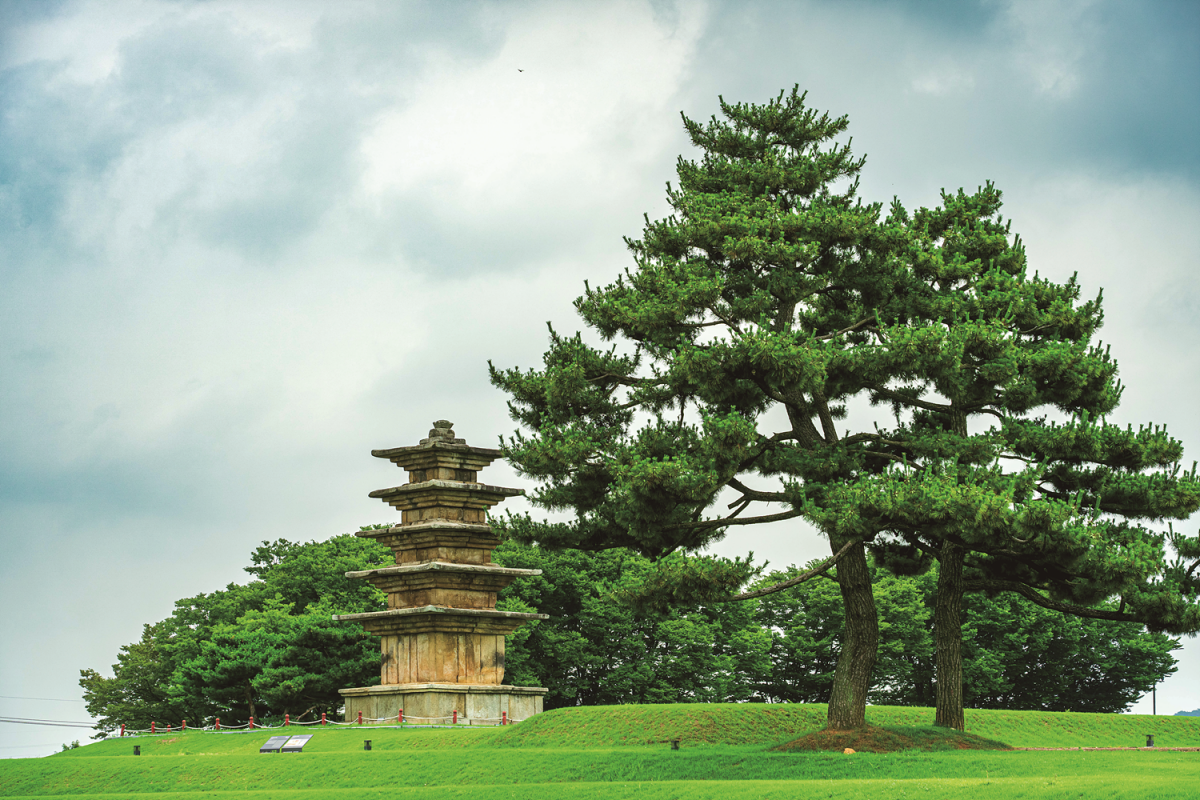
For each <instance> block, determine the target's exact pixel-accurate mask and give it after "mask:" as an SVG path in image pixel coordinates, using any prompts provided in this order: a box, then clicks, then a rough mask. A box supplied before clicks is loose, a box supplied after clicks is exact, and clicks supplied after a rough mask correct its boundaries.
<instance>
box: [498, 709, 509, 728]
mask: <svg viewBox="0 0 1200 800" xmlns="http://www.w3.org/2000/svg"><path fill="white" fill-rule="evenodd" d="M500 724H501V725H507V724H508V712H507V711H501V712H500Z"/></svg>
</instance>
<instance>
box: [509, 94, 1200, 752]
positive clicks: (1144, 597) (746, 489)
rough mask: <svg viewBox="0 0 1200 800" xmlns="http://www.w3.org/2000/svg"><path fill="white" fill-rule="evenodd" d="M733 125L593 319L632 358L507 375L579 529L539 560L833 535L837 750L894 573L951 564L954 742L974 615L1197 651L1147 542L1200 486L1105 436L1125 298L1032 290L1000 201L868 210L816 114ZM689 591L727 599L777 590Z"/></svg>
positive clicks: (708, 142) (689, 175)
mask: <svg viewBox="0 0 1200 800" xmlns="http://www.w3.org/2000/svg"><path fill="white" fill-rule="evenodd" d="M721 114H722V117H721V118H716V117H714V118H712V120H711V121H709V122H708V123H698V122H695V121H693V120H690V119H688V118H687V117H686V116H685V117H684V125H685V127H686V129H687V131H688V134H689V136H690V138H691V142H692V144H693V145H695V146H696V147H697V148H698V149H699V150H700V152H701V155H700V158H699V160H698V161H689V160H685V159H683V158H680V160H679V162H678V165H677V170H676V171H677V175H678V179H679V184H678V188H674V187H671V186H668V190H667V200H668V202H669V203H670V206H671V209H672V214H671V215H670V216H669V217H668V218H666V219H663V220H658V221H650V220H649V219H647V221H646V224H645V227H644V229H643V233H642V238H640V239H638V240H627V244H628V246H629V249H630V251H631V253H632V255H633V258H634V266H633V267H631V268H629V269H627V270H626V271H625V273H624V275H622V276H620V277H618V278H617V279H616V281H615V282H613V283H611V284H609V285H607V286H605V287H603V288H599V289H593V288H591V287H590V286H585V293H584V295H583V296H582V297H580V298H579V299H578V300H577V301H576V303H575V307H576V309H577V310H578V312H579V314H580V316H581V317H582V319H583V321H584V322H585V323H586V324H587V325H588V326H589V327H591V328H592V329H593V330H594V331H595V332H596V333H597V334H598V335H599V336H600V337H601V338H602V339H605V340H609V341H613V342H614V344H613V345H612V346H611V347H610V348H608V349H602V348H597V347H593V346H591V345H589V344H588V343H586V342H585V341H584V338H583V337H582V335H580V334H576V335H574V336H570V337H565V336H561V335H559V334H558V333H557V332H555V331H553V330H551V336H550V346H549V349H548V350H547V352H546V354H545V356H544V364H543V367H542V368H541V369H532V370H528V371H522V370H519V369H508V370H501V369H497V368H495V367H492V372H491V374H492V380H493V382H494V383H495V384H496V385H497V386H499V387H501V388H502V389H504V390H505V391H507V392H508V393H509V394H510V396H511V398H512V399H511V402H510V404H509V406H510V410H511V413H512V415H513V418H514V419H515V420H517V421H518V422H519V423H520V424H521V426H522V427H523V429H524V430H518V431H517V432H516V433H515V434H514V436H513V437H512V438H511V439H509V440H507V441H504V442H503V443H502V446H503V450H504V453H505V455H506V456H507V457H508V458H509V460H510V461H511V462H512V463H513V464H514V465H515V466H516V467H517V468H518V470H519V471H520V472H521V473H522V474H524V475H526V476H528V477H530V478H533V479H535V480H537V481H538V482H539V483H540V486H539V489H538V490H537V491H536V492H534V493H533V494H532V495H531V500H532V501H533V503H534V504H535V505H537V506H540V507H541V508H544V509H547V510H550V511H567V512H569V514H570V517H569V519H567V520H566V521H563V522H543V521H537V520H534V519H533V518H532V517H528V516H526V517H524V518H515V519H512V520H510V521H509V523H508V524H509V527H510V530H511V531H512V532H513V534H514V535H515V536H517V537H518V538H520V539H521V540H523V541H530V542H539V543H542V544H545V545H547V546H552V547H574V548H581V549H585V550H601V549H606V548H614V547H628V548H632V549H634V550H637V551H638V552H640V553H642V554H644V555H647V556H652V557H660V558H661V557H663V556H666V555H669V554H672V553H676V552H679V551H684V552H697V551H700V550H702V549H703V548H704V547H705V546H707V545H709V544H711V543H712V542H713V541H715V540H716V539H718V538H720V537H721V536H724V535H725V534H726V533H728V532H729V531H731V530H735V529H737V528H738V527H739V526H743V525H754V524H763V523H773V522H781V521H784V520H789V519H796V518H803V519H805V520H807V521H808V522H809V523H811V524H812V525H814V526H815V527H816V528H817V529H818V530H819V531H821V533H823V534H824V535H825V536H827V537H828V538H829V540H830V545H831V553H832V554H833V555H832V557H831V559H830V560H829V562H827V563H826V564H824V565H821V567H819V568H818V569H816V570H815V571H813V574H812V575H809V576H804V577H808V578H811V577H813V576H815V575H818V574H821V573H822V571H824V573H825V574H830V575H833V576H835V577H836V580H837V581H838V584H839V589H840V593H841V597H842V602H843V608H844V614H845V628H844V631H843V639H842V643H841V649H840V653H839V662H838V666H837V668H836V669H835V679H834V681H833V683H832V686H831V690H830V691H831V693H830V699H829V704H830V706H829V707H830V711H829V722H830V726H831V727H834V728H843V727H856V726H859V725H862V724H863V723H864V717H863V713H864V708H865V703H866V699H867V693H868V690H869V687H870V686H871V682H872V679H871V675H872V670H873V669H874V666H875V660H876V656H877V644H878V637H879V630H878V621H877V614H876V609H875V603H874V598H873V594H872V588H871V582H870V571H869V567H868V562H867V553H868V550H873V551H874V552H875V554H876V556H877V557H878V558H879V559H880V562H881V563H882V564H884V565H886V566H887V567H888V568H889V569H891V570H893V571H895V572H897V573H907V572H921V571H924V570H927V569H929V567H930V564H931V562H932V561H933V560H937V561H940V562H941V564H942V568H941V569H940V570H939V571H938V575H939V580H940V581H941V582H942V584H943V588H942V590H940V591H939V593H938V596H939V598H941V600H940V604H939V605H938V607H937V611H936V616H937V617H938V619H939V621H940V625H939V626H938V628H939V630H940V634H939V647H938V652H939V654H940V656H939V657H941V658H942V659H943V661H942V663H941V669H940V670H939V679H938V682H937V686H938V691H939V696H938V702H937V706H938V716H937V721H938V722H939V724H945V725H951V726H954V727H961V719H962V714H961V709H962V699H963V698H962V691H963V689H962V680H961V669H962V659H961V646H962V644H961V628H962V616H961V614H962V602H963V600H962V598H963V594H964V592H965V591H967V590H968V589H975V590H985V591H989V592H993V593H994V592H998V591H1017V592H1021V593H1023V596H1024V597H1026V598H1027V599H1031V600H1034V601H1038V600H1040V601H1042V602H1044V603H1048V604H1057V607H1058V608H1059V609H1061V610H1073V611H1076V612H1085V611H1087V609H1088V608H1089V607H1091V606H1095V605H1096V604H1098V603H1101V602H1103V601H1104V600H1105V599H1106V598H1108V597H1112V596H1116V597H1118V607H1117V608H1116V609H1109V610H1103V609H1092V611H1091V612H1088V613H1099V614H1101V615H1105V614H1106V615H1108V616H1110V617H1112V618H1114V619H1123V620H1140V621H1143V622H1146V623H1148V624H1151V625H1153V626H1156V628H1157V629H1161V630H1174V631H1186V630H1194V629H1195V627H1196V626H1197V623H1200V616H1198V615H1197V613H1196V600H1197V594H1196V591H1195V589H1196V587H1195V580H1194V575H1193V571H1194V569H1195V566H1194V564H1193V565H1191V566H1190V567H1189V566H1187V565H1183V564H1182V563H1174V564H1173V563H1172V562H1170V561H1169V559H1168V555H1169V554H1168V551H1167V549H1166V538H1165V537H1164V536H1163V535H1162V534H1161V533H1158V532H1156V531H1154V530H1153V529H1151V528H1148V527H1146V526H1145V523H1147V522H1157V521H1160V520H1163V519H1170V518H1182V517H1186V516H1187V515H1188V514H1190V513H1191V512H1192V511H1194V510H1195V509H1196V508H1197V506H1198V505H1200V482H1197V479H1196V475H1195V471H1194V469H1193V471H1192V472H1182V471H1181V470H1180V469H1179V466H1178V461H1179V458H1180V456H1181V453H1182V449H1181V446H1180V444H1179V443H1178V442H1177V441H1175V440H1173V439H1171V438H1170V437H1169V436H1168V435H1167V434H1166V432H1165V431H1164V430H1163V429H1161V428H1159V427H1145V428H1142V429H1140V430H1138V431H1133V430H1131V429H1126V428H1118V427H1116V426H1112V425H1108V424H1105V421H1104V415H1106V414H1108V413H1110V412H1112V410H1113V409H1114V408H1115V407H1116V405H1117V402H1118V401H1119V398H1120V394H1121V388H1120V385H1119V384H1118V383H1117V381H1116V375H1117V367H1116V363H1115V361H1114V360H1113V359H1112V358H1111V357H1110V354H1109V352H1108V351H1107V349H1105V348H1102V347H1101V346H1100V345H1099V344H1098V343H1097V342H1095V341H1094V334H1095V333H1096V331H1097V329H1098V328H1099V326H1100V324H1101V322H1102V319H1103V317H1102V313H1101V305H1100V299H1099V298H1097V299H1095V300H1093V301H1087V302H1080V300H1079V296H1080V288H1079V285H1078V283H1077V282H1076V281H1075V280H1074V279H1072V280H1070V281H1067V282H1065V283H1055V282H1053V281H1050V280H1048V279H1045V278H1041V277H1039V276H1038V275H1036V274H1035V275H1033V276H1030V275H1029V274H1028V271H1027V266H1026V255H1025V251H1024V248H1023V246H1022V245H1021V243H1020V241H1019V239H1018V238H1016V237H1014V236H1013V235H1012V234H1011V231H1010V227H1009V224H1008V223H1007V222H1005V221H1004V220H1003V219H1002V218H1001V217H1000V216H999V211H1000V199H1001V198H1000V193H999V191H998V190H997V189H996V188H995V187H994V186H992V185H991V184H987V185H985V186H983V187H981V188H980V189H979V190H978V191H977V192H975V193H974V194H966V193H964V192H962V191H959V192H957V193H954V194H943V197H942V202H943V204H942V205H941V206H939V207H937V208H934V209H926V208H919V209H917V210H916V211H914V212H911V213H910V212H909V211H908V210H906V209H905V208H904V206H903V205H901V204H900V203H899V202H898V201H894V202H893V203H892V205H891V207H890V209H889V212H888V214H887V216H886V217H885V216H884V215H883V207H882V205H881V204H878V203H875V204H864V203H863V202H862V201H860V200H859V199H858V197H857V188H858V184H857V177H858V175H859V173H860V171H861V169H862V167H863V163H864V162H863V159H862V158H856V157H854V156H853V155H852V154H851V151H850V147H849V144H848V143H847V144H841V143H838V142H837V141H836V139H837V137H839V136H840V135H841V134H843V133H844V132H845V130H846V128H847V124H848V123H847V120H846V118H845V117H840V118H832V117H830V116H829V115H828V114H820V113H818V112H816V111H814V110H812V109H810V108H808V107H806V105H805V97H804V95H802V94H800V93H799V92H798V91H797V90H793V91H792V92H791V93H790V94H785V93H781V94H780V96H779V97H777V98H775V99H773V100H771V101H769V102H768V103H766V104H763V105H755V104H740V103H739V104H730V103H726V102H725V101H724V100H722V101H721ZM866 401H869V404H870V405H868V403H867V402H866ZM871 406H874V408H872V407H871ZM885 410H890V412H891V419H890V420H889V419H888V418H887V416H886V415H884V414H880V413H879V411H885ZM1036 413H1040V414H1047V413H1054V414H1059V415H1062V417H1063V419H1064V422H1063V423H1061V424H1058V423H1055V422H1053V421H1050V420H1048V419H1047V418H1046V417H1044V416H1035V414H1036ZM730 498H732V500H733V502H731V503H729V504H728V508H727V509H722V508H721V507H720V506H719V504H718V499H730ZM756 509H757V510H756ZM780 509H782V510H780ZM1195 546H1196V543H1195V541H1194V540H1191V539H1184V538H1181V539H1180V541H1179V542H1177V543H1176V551H1177V553H1178V554H1179V555H1181V556H1186V551H1187V550H1188V548H1193V549H1195ZM1191 558H1193V559H1194V558H1195V554H1194V553H1193V555H1192V556H1191ZM834 561H836V570H832V571H830V568H831V567H832V566H833V562H834ZM964 570H965V572H964ZM670 571H671V568H668V572H670ZM674 577H675V578H677V579H680V580H682V579H686V578H692V579H693V580H692V581H691V584H690V585H691V587H692V588H694V589H695V590H696V592H695V593H693V595H692V597H693V599H695V597H698V596H702V595H704V594H705V591H706V587H707V593H708V596H709V597H710V598H712V599H717V598H719V597H720V596H724V597H725V598H726V599H728V598H730V597H732V596H733V590H732V589H731V588H730V587H731V586H735V585H737V584H738V583H739V581H741V582H744V581H745V580H747V579H749V578H750V573H749V572H747V571H746V569H745V566H744V565H738V564H733V565H730V564H722V563H720V562H718V561H712V560H709V561H701V562H694V563H692V564H690V565H686V566H684V567H679V568H677V569H675V572H674ZM682 585H683V584H682V583H680V582H679V581H677V583H676V586H675V588H674V589H669V590H668V591H670V592H673V593H674V595H675V596H677V597H684V596H686V595H687V593H686V592H682V591H681V590H680V586H682Z"/></svg>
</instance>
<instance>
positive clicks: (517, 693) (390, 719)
mask: <svg viewBox="0 0 1200 800" xmlns="http://www.w3.org/2000/svg"><path fill="white" fill-rule="evenodd" d="M548 691H549V689H543V688H541V687H540V686H496V685H484V684H473V683H401V684H394V685H390V686H362V687H358V688H355V689H341V690H339V694H341V695H342V697H343V698H345V701H346V721H347V722H352V721H354V720H355V719H357V718H358V713H359V712H360V711H361V712H362V715H363V720H364V723H363V724H364V725H366V724H371V725H389V724H390V725H395V724H396V721H397V715H398V714H399V713H400V709H404V720H405V722H409V721H411V722H412V723H413V724H417V725H421V724H429V725H449V724H450V722H451V720H452V719H453V717H454V712H455V711H457V712H458V724H459V725H499V724H500V720H501V719H502V718H503V716H504V715H505V714H507V715H508V719H509V720H511V721H514V722H520V721H521V720H524V719H528V718H529V717H532V716H533V715H534V714H540V713H542V696H543V695H544V694H546V692H548ZM368 719H378V720H385V721H383V722H373V723H367V722H365V720H368Z"/></svg>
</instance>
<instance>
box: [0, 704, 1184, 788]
mask: <svg viewBox="0 0 1200 800" xmlns="http://www.w3.org/2000/svg"><path fill="white" fill-rule="evenodd" d="M824 713H825V712H824V707H823V706H805V705H794V706H790V705H676V706H622V707H598V708H579V709H561V710H559V711H554V712H549V713H547V714H544V715H541V716H539V717H535V718H534V719H532V720H529V721H527V722H524V723H522V724H520V725H516V726H512V727H509V728H504V729H500V728H492V729H479V728H475V729H468V728H464V729H461V730H427V729H405V730H398V729H394V728H392V729H389V728H364V729H358V728H349V729H347V728H336V729H321V728H308V729H305V730H304V731H303V732H305V733H312V734H314V738H313V740H312V741H311V742H310V743H309V744H308V746H307V747H306V748H305V752H304V753H302V754H261V755H260V754H259V753H258V752H257V751H258V747H259V746H260V745H261V744H262V743H263V742H264V741H266V739H267V738H268V736H269V735H270V734H271V733H275V732H274V731H256V732H254V733H248V732H247V733H219V734H218V733H206V732H195V731H189V732H188V733H186V734H178V733H175V734H168V735H159V736H155V737H138V738H137V739H130V738H126V739H109V740H107V741H102V742H97V743H95V744H92V745H88V746H87V747H82V748H80V749H78V750H71V751H67V752H64V753H59V754H57V755H54V756H51V757H49V758H41V759H15V760H8V761H3V762H0V796H3V797H42V798H50V797H76V798H77V797H103V798H105V799H106V800H110V799H112V798H119V797H145V796H146V795H147V793H153V794H155V795H156V796H159V797H174V796H179V797H187V798H190V799H193V800H194V798H200V797H220V798H228V799H229V800H233V799H234V798H254V800H268V798H275V797H278V798H288V799H289V800H300V799H301V798H317V797H401V798H407V797H413V798H418V797H420V798H441V797H448V798H453V797H463V798H466V797H471V798H484V797H486V798H492V797H504V798H509V797H511V798H547V799H548V800H566V799H567V798H575V797H580V798H583V797H588V798H601V800H604V799H605V798H625V797H631V798H632V797H637V798H681V799H682V798H720V800H737V799H738V798H743V797H744V798H796V797H822V798H841V797H846V798H849V797H871V798H873V799H874V798H889V797H914V796H915V797H922V798H941V797H946V798H950V797H963V796H965V795H968V794H969V795H970V796H971V797H972V798H973V799H974V798H991V797H996V798H1001V797H1003V798H1026V797H1027V798H1042V797H1072V798H1076V797H1085V798H1089V799H1090V798H1105V797H1113V798H1117V797H1120V798H1127V797H1129V798H1183V797H1194V796H1197V795H1200V752H1146V751H1134V752H1088V751H1048V752H1028V751H995V750H983V751H980V750H971V751H959V752H954V751H950V752H921V751H903V752H898V753H889V754H870V753H857V754H854V755H843V754H842V753H840V752H838V753H813V752H778V751H773V750H771V749H770V748H772V747H775V746H777V745H780V744H783V743H785V742H788V741H790V740H792V739H795V738H797V737H799V736H801V735H803V734H806V733H811V732H813V731H816V730H819V729H820V727H821V723H822V722H823V720H824ZM868 716H869V721H870V722H871V723H872V724H875V725H880V726H885V727H887V726H891V727H907V728H909V729H910V730H911V729H913V728H917V729H919V728H920V727H921V726H922V725H924V724H927V723H928V721H929V719H930V718H931V717H932V712H931V711H930V710H929V709H909V708H880V707H877V708H872V709H871V710H870V713H869V715H868ZM968 728H969V729H970V731H971V732H973V733H976V734H978V735H980V736H983V737H985V738H989V739H998V740H1000V741H1002V742H1006V743H1007V744H1009V745H1013V746H1016V747H1064V746H1065V747H1079V746H1114V745H1115V746H1120V745H1125V746H1138V745H1142V744H1144V743H1145V734H1146V733H1153V734H1154V735H1155V741H1156V744H1159V745H1162V746H1200V718H1194V717H1192V718H1188V717H1138V716H1131V715H1105V714H1044V713H1037V712H1000V711H993V712H986V711H974V712H968ZM294 730H296V731H297V732H300V729H294ZM366 738H370V739H371V740H372V746H373V749H372V750H371V751H370V752H366V751H364V750H363V740H364V739H366ZM672 738H679V739H681V740H682V746H681V749H680V750H678V751H672V750H671V749H670V746H669V745H668V744H666V743H665V742H666V740H669V739H672ZM135 743H136V744H138V745H140V747H141V749H142V753H143V755H142V756H140V757H138V756H134V755H133V745H134V744H135Z"/></svg>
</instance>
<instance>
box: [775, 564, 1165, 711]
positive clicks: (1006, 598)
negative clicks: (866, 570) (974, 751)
mask: <svg viewBox="0 0 1200 800" xmlns="http://www.w3.org/2000/svg"><path fill="white" fill-rule="evenodd" d="M796 572H797V570H796V569H795V568H792V569H790V570H785V571H783V572H777V573H771V574H769V575H767V576H766V577H765V578H764V579H763V581H762V582H763V583H766V584H770V583H774V582H777V581H780V580H783V579H786V578H787V577H788V576H790V575H793V574H795V573H796ZM936 573H937V570H936V567H935V568H934V569H933V570H931V571H930V572H927V573H925V574H922V575H916V576H907V577H901V576H896V575H893V574H891V573H890V572H889V571H888V570H886V569H882V568H873V569H872V575H873V584H874V587H875V602H876V606H877V608H878V611H879V620H880V644H879V661H878V664H877V666H876V670H875V680H874V682H873V684H872V687H871V690H870V693H869V698H870V702H872V703H875V704H879V705H903V706H930V705H933V703H934V701H935V684H936V681H935V676H936V663H935V657H934V637H933V617H934V614H933V612H934V608H935V605H936V595H937V591H938V588H937V584H938V577H937V574H936ZM838 600H839V598H838V591H837V585H836V584H835V583H833V582H832V581H814V582H811V583H805V584H803V585H800V586H796V587H794V588H790V589H787V590H785V591H782V592H779V593H776V594H771V595H768V596H765V597H762V598H761V599H758V600H757V601H754V602H757V603H758V604H759V609H758V612H757V617H758V620H759V622H760V623H761V624H763V625H764V626H767V627H768V629H769V630H771V632H772V637H773V642H772V649H771V653H772V672H771V680H770V682H769V683H768V684H767V685H765V686H763V687H762V688H761V690H760V691H761V692H762V695H763V696H764V697H766V698H768V699H771V700H780V701H786V702H815V701H816V700H818V699H819V698H821V697H823V696H825V694H826V693H827V692H828V688H829V685H830V684H831V683H832V680H833V676H832V665H833V663H834V662H835V661H836V658H837V648H838V637H837V632H838V629H839V628H840V626H841V624H842V621H843V619H842V618H843V613H842V607H841V603H840V602H838ZM962 629H963V632H964V643H963V645H964V646H963V664H964V672H965V674H966V680H965V681H964V702H965V704H966V706H967V707H968V708H1003V709H1028V710H1040V711H1089V712H1097V713H1115V712H1120V711H1125V710H1127V709H1128V708H1129V706H1130V705H1132V704H1133V703H1134V702H1135V701H1136V700H1137V699H1138V698H1140V697H1141V696H1142V695H1144V694H1145V693H1146V692H1148V691H1150V689H1151V688H1153V686H1154V685H1155V684H1156V683H1158V682H1160V681H1162V680H1163V679H1164V678H1166V677H1167V676H1168V675H1171V674H1173V673H1174V672H1175V669H1176V667H1175V663H1176V661H1175V659H1174V658H1173V657H1172V656H1171V651H1173V650H1175V649H1177V648H1178V647H1179V642H1178V640H1176V639H1172V638H1171V637H1168V636H1166V635H1164V634H1162V633H1155V632H1149V631H1145V630H1144V629H1143V627H1142V626H1141V625H1138V624H1136V623H1129V622H1116V621H1112V620H1102V619H1086V618H1081V617H1077V616H1074V615H1064V614H1061V613H1059V612H1057V611H1052V610H1049V609H1046V608H1043V607H1041V606H1039V605H1037V604H1035V603H1032V602H1030V601H1028V600H1026V599H1024V598H1022V597H1021V596H1019V595H1016V594H1014V593H1004V594H1002V595H999V596H997V597H994V598H989V597H987V596H986V595H984V594H971V595H968V596H967V598H966V602H965V606H964V611H963V626H962Z"/></svg>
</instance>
